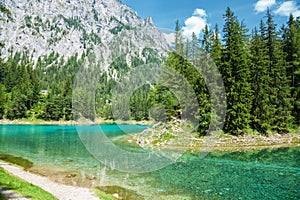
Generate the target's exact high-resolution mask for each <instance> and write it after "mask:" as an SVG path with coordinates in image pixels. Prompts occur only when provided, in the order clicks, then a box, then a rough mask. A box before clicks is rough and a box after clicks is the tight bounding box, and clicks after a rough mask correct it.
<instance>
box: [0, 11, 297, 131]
mask: <svg viewBox="0 0 300 200" xmlns="http://www.w3.org/2000/svg"><path fill="white" fill-rule="evenodd" d="M3 11H5V10H3ZM6 13H7V15H10V13H9V12H6ZM224 20H225V25H224V27H223V30H222V31H220V30H219V28H218V26H217V25H216V26H215V29H214V30H209V28H208V27H206V29H205V30H204V31H203V33H202V34H201V35H200V36H197V35H195V34H194V35H193V37H192V39H184V38H183V36H182V34H181V31H180V25H179V23H178V22H177V23H176V40H175V42H174V44H175V49H174V51H171V52H170V53H169V55H168V57H167V58H166V59H165V60H164V64H165V65H166V66H168V67H170V68H172V69H174V70H176V71H177V72H179V73H180V74H182V75H183V76H184V77H186V78H187V79H188V81H189V84H190V85H191V86H192V88H193V89H194V91H195V93H196V96H197V99H198V102H199V112H198V113H199V116H197V119H199V127H197V129H198V131H199V134H204V133H205V130H207V129H208V126H209V123H210V120H211V117H210V114H211V113H210V110H211V102H210V94H209V93H208V89H207V87H206V84H205V80H204V79H203V77H201V75H200V74H199V73H198V72H197V71H195V70H194V69H193V65H196V64H197V61H198V60H199V59H200V58H201V57H203V56H204V55H206V54H208V55H209V56H210V57H211V58H212V59H213V60H214V62H215V64H216V66H217V68H218V70H219V71H220V73H221V75H222V78H223V82H224V86H225V92H226V100H227V111H226V118H225V124H224V128H223V130H224V131H225V132H226V133H229V134H233V135H241V134H245V133H247V132H249V131H257V132H259V133H261V134H267V133H269V132H270V131H272V132H278V133H281V134H282V133H287V132H289V130H290V129H292V128H295V127H298V126H299V124H300V19H299V18H297V19H296V18H294V17H293V16H292V15H291V16H290V18H289V20H288V21H287V23H286V24H284V25H282V26H278V25H276V24H275V22H274V20H273V17H272V14H271V13H270V11H267V13H266V18H264V20H262V21H261V22H260V23H259V24H258V25H257V28H255V29H254V30H252V31H250V34H249V31H248V29H247V27H246V25H245V24H244V23H243V22H241V21H240V20H239V19H238V17H237V16H235V14H234V13H233V11H231V10H230V9H229V8H227V9H226V11H225V14H224ZM220 35H222V38H220ZM2 48H3V47H2ZM143 55H144V57H147V60H146V61H144V60H141V59H139V58H138V57H136V58H135V59H133V62H132V63H131V66H128V63H127V62H126V55H123V56H120V57H118V59H115V61H114V62H113V63H111V65H110V68H113V69H116V70H117V72H118V73H119V74H126V73H127V71H128V70H129V69H130V68H134V67H136V66H138V65H140V64H144V63H161V60H160V59H158V57H159V55H157V53H156V52H155V51H153V50H152V49H147V48H145V49H144V50H143ZM94 56H95V55H94V54H93V52H87V53H85V54H83V55H81V56H78V55H77V54H75V55H73V56H71V57H69V58H68V59H65V58H63V57H62V56H60V55H58V54H56V53H52V54H50V55H48V56H41V57H40V58H39V59H38V60H37V62H36V63H35V62H34V61H33V59H32V56H31V55H30V53H28V52H19V53H11V55H10V56H9V57H7V58H3V59H1V60H0V62H1V65H0V117H1V118H5V119H11V120H13V119H21V118H32V119H43V120H71V119H72V118H73V116H72V88H73V84H74V77H75V75H76V73H77V71H78V70H79V68H80V67H82V66H83V64H84V63H85V62H86V61H87V60H88V59H93V57H94ZM208 70H210V69H208ZM112 76H113V75H112V74H110V73H109V72H103V74H102V75H101V78H100V80H99V83H98V86H97V94H96V97H95V98H96V99H95V100H96V109H95V112H96V113H95V115H93V116H95V117H96V118H102V119H115V118H114V116H113V115H112V112H111V100H112V99H111V98H112V96H111V95H112V93H111V91H112V89H113V87H114V86H115V84H116V81H118V76H116V77H114V78H112ZM158 103H160V104H161V105H162V106H163V108H164V110H165V111H166V120H171V119H172V117H175V118H180V117H181V116H180V113H181V112H182V110H181V109H183V108H181V107H180V104H179V102H178V100H177V99H176V97H175V95H174V94H172V92H171V91H170V90H169V89H168V88H166V87H163V86H161V85H155V86H154V87H150V85H145V86H144V87H142V88H140V89H138V90H137V91H136V92H135V93H134V94H133V96H132V97H131V99H130V106H129V107H130V108H129V109H130V113H131V116H130V117H131V119H134V120H149V119H150V116H149V109H150V108H151V107H152V106H153V105H155V104H158ZM129 119H130V118H128V117H124V118H123V119H122V120H129ZM115 120H116V119H115Z"/></svg>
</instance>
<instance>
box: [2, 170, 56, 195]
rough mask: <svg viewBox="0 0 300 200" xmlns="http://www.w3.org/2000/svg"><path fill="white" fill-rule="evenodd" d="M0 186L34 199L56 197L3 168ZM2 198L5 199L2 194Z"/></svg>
mask: <svg viewBox="0 0 300 200" xmlns="http://www.w3.org/2000/svg"><path fill="white" fill-rule="evenodd" d="M0 177H1V179H0V187H2V188H4V189H8V190H11V191H13V192H15V193H18V194H20V195H22V196H24V197H27V198H30V199H33V200H54V199H56V198H55V197H54V196H53V195H51V194H50V193H48V192H46V191H44V190H42V189H41V188H39V187H37V186H34V185H32V184H30V183H27V182H25V181H23V180H21V179H19V178H16V177H14V176H12V175H10V174H8V173H7V172H5V171H4V170H3V169H2V168H0ZM0 199H5V198H3V196H0Z"/></svg>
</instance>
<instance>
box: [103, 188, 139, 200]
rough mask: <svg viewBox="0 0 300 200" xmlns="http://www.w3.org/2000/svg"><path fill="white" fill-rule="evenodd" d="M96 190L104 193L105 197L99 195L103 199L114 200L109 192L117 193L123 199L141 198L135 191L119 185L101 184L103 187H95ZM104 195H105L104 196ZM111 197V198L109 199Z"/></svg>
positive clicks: (137, 199)
mask: <svg viewBox="0 0 300 200" xmlns="http://www.w3.org/2000/svg"><path fill="white" fill-rule="evenodd" d="M97 189H98V191H99V190H100V191H103V192H102V194H105V195H106V196H107V199H105V198H103V196H102V197H101V196H99V197H100V198H101V199H104V200H115V199H116V198H114V197H113V196H112V195H110V194H118V195H119V196H120V199H123V200H131V199H135V200H142V199H143V198H142V197H141V196H140V195H138V194H137V193H136V192H134V191H132V190H128V189H125V188H122V187H119V186H103V187H97ZM104 197H105V196H104ZM109 198H111V199H109Z"/></svg>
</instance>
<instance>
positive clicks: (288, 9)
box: [275, 1, 300, 17]
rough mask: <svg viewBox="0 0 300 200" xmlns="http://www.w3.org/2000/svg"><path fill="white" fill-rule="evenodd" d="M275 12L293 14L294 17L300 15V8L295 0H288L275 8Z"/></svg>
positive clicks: (284, 14) (285, 14)
mask: <svg viewBox="0 0 300 200" xmlns="http://www.w3.org/2000/svg"><path fill="white" fill-rule="evenodd" d="M275 14H278V15H283V16H289V15H290V14H293V15H294V17H299V16H300V8H299V6H297V4H296V2H295V1H286V2H283V3H282V4H281V5H280V6H279V8H278V9H277V10H275Z"/></svg>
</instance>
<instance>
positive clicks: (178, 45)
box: [175, 20, 184, 56]
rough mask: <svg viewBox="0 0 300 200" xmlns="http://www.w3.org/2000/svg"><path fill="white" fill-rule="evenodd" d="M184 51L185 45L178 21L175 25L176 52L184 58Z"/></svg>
mask: <svg viewBox="0 0 300 200" xmlns="http://www.w3.org/2000/svg"><path fill="white" fill-rule="evenodd" d="M183 49H184V44H183V38H182V33H181V28H180V26H179V21H178V20H177V21H176V25H175V51H176V52H177V53H178V54H179V55H182V56H183Z"/></svg>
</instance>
